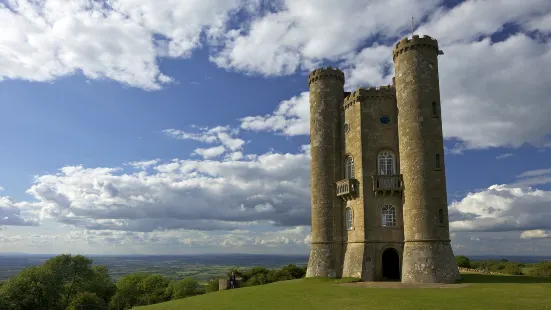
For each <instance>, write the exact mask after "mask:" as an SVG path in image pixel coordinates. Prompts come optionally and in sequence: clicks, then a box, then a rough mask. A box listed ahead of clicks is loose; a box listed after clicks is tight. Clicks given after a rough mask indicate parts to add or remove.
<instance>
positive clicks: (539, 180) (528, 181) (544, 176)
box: [513, 169, 551, 186]
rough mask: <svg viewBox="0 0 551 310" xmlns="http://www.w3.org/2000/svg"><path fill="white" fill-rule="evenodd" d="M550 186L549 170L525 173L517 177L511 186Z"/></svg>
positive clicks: (550, 174) (550, 175)
mask: <svg viewBox="0 0 551 310" xmlns="http://www.w3.org/2000/svg"><path fill="white" fill-rule="evenodd" d="M544 184H551V169H537V170H530V171H525V172H523V173H521V174H519V175H518V176H517V180H516V181H515V182H514V184H513V186H535V185H544Z"/></svg>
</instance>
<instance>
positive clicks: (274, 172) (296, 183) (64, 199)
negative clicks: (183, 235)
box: [28, 149, 310, 232]
mask: <svg viewBox="0 0 551 310" xmlns="http://www.w3.org/2000/svg"><path fill="white" fill-rule="evenodd" d="M305 150H307V149H305ZM308 167H309V154H308V153H298V154H278V153H266V154H261V155H257V156H249V157H245V158H241V159H240V160H239V161H234V160H231V159H229V158H226V159H225V160H224V161H211V160H209V161H198V160H178V159H176V160H173V161H172V162H167V163H158V164H156V165H155V166H153V169H152V170H153V171H157V173H148V172H147V171H144V170H142V171H139V172H135V173H122V170H121V169H119V168H85V167H82V166H74V167H64V168H62V169H60V172H59V173H57V174H48V175H41V176H37V177H36V179H35V182H34V185H33V186H32V187H31V188H30V189H29V190H28V193H29V194H30V195H32V196H34V198H36V200H37V201H38V202H37V203H36V205H37V206H39V207H40V211H39V212H38V211H37V212H38V213H39V214H40V216H41V219H42V220H45V219H53V220H56V221H59V222H61V223H66V224H70V225H74V226H77V227H82V228H86V229H93V230H102V229H110V230H123V231H144V232H146V231H153V230H158V229H161V230H162V229H178V228H186V229H194V230H233V229H236V228H239V227H241V226H243V225H248V223H250V222H254V221H264V222H266V221H271V222H273V223H275V225H282V226H295V225H308V224H309V222H310V220H309V219H310V208H309V199H308V197H309V181H310V180H309V168H308Z"/></svg>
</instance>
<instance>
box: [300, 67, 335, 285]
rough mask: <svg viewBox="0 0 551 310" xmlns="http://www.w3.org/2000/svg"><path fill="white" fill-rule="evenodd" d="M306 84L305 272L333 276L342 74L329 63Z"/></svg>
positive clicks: (315, 72) (312, 75)
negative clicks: (308, 228)
mask: <svg viewBox="0 0 551 310" xmlns="http://www.w3.org/2000/svg"><path fill="white" fill-rule="evenodd" d="M308 84H309V86H310V153H311V168H310V169H311V173H310V184H311V188H312V249H311V251H310V260H309V262H308V269H307V273H306V276H308V277H336V276H337V271H336V269H335V261H336V256H335V253H336V252H338V251H336V249H335V242H334V236H335V232H334V230H335V227H334V223H335V221H334V218H335V216H334V211H335V210H336V209H338V208H339V206H340V201H339V200H338V197H336V196H335V185H334V184H335V182H336V181H337V180H338V175H339V171H340V168H339V167H340V143H339V141H340V139H339V135H340V126H339V117H340V108H341V106H342V102H343V97H344V74H343V73H342V71H340V70H338V69H332V68H331V67H329V68H326V69H318V70H315V71H313V72H312V73H311V74H310V76H309V79H308Z"/></svg>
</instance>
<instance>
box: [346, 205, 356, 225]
mask: <svg viewBox="0 0 551 310" xmlns="http://www.w3.org/2000/svg"><path fill="white" fill-rule="evenodd" d="M352 227H354V226H353V220H352V209H351V208H350V207H348V208H346V229H347V230H351V229H352Z"/></svg>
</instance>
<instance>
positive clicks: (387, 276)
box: [383, 248, 400, 281]
mask: <svg viewBox="0 0 551 310" xmlns="http://www.w3.org/2000/svg"><path fill="white" fill-rule="evenodd" d="M383 280H388V281H399V280H400V256H399V255H398V252H397V251H396V250H395V249H393V248H388V249H386V250H385V251H384V252H383Z"/></svg>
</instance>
